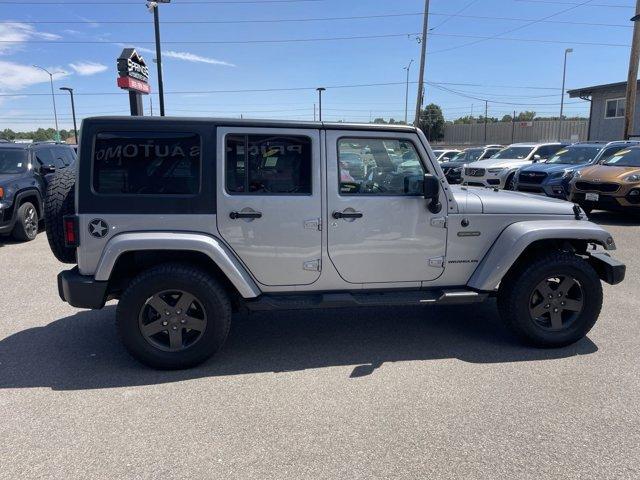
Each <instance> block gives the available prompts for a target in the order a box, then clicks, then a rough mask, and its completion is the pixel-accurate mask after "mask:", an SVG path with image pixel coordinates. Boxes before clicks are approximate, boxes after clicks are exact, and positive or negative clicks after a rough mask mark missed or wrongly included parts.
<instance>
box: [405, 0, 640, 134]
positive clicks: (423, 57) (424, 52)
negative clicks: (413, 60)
mask: <svg viewBox="0 0 640 480" xmlns="http://www.w3.org/2000/svg"><path fill="white" fill-rule="evenodd" d="M638 1H640V0H638ZM428 30H429V0H424V19H423V22H422V38H421V39H420V42H421V47H422V49H421V51H420V73H419V75H418V95H417V97H418V98H417V99H416V117H415V119H414V121H413V125H414V126H416V127H417V126H419V125H420V110H421V109H422V101H423V99H424V67H425V63H426V59H427V58H426V57H427V32H428Z"/></svg>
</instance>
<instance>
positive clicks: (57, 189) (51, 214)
mask: <svg viewBox="0 0 640 480" xmlns="http://www.w3.org/2000/svg"><path fill="white" fill-rule="evenodd" d="M75 181H76V175H75V171H74V169H72V168H65V169H62V170H59V171H57V172H56V174H55V175H54V177H53V178H52V179H51V181H50V182H49V185H48V186H47V193H46V196H45V200H44V223H45V228H46V231H47V240H48V241H49V247H50V248H51V251H52V252H53V254H54V255H55V257H56V258H57V259H58V260H60V261H61V262H62V263H76V249H75V248H73V247H67V246H66V245H65V243H64V225H63V223H62V219H63V218H64V216H65V215H73V214H74V213H75V205H74V188H73V187H74V185H75Z"/></svg>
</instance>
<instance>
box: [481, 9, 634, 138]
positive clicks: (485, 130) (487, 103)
mask: <svg viewBox="0 0 640 480" xmlns="http://www.w3.org/2000/svg"><path fill="white" fill-rule="evenodd" d="M639 1H640V0H639ZM488 110H489V102H488V101H487V100H485V101H484V144H485V145H486V144H487V111H488Z"/></svg>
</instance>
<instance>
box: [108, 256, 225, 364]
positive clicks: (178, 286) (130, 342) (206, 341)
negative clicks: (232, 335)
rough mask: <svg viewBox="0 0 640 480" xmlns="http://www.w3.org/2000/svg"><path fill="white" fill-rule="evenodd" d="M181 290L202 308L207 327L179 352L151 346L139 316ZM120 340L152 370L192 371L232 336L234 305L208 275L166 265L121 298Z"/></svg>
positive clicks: (118, 312)
mask: <svg viewBox="0 0 640 480" xmlns="http://www.w3.org/2000/svg"><path fill="white" fill-rule="evenodd" d="M167 290H182V291H185V292H189V293H191V294H192V295H194V296H195V297H196V298H197V300H198V301H199V302H200V303H201V304H202V307H203V310H204V312H205V313H206V318H207V323H206V327H205V329H204V332H203V333H202V336H201V337H200V338H199V340H198V341H197V342H196V343H194V344H193V345H191V346H189V347H188V348H185V349H183V350H180V351H164V350H161V349H160V348H156V347H155V346H154V345H152V344H151V343H150V342H149V341H148V340H147V339H146V338H145V336H144V335H143V333H142V331H141V327H140V326H139V315H140V314H141V312H142V309H143V308H144V306H145V303H146V302H147V300H148V299H150V298H151V297H153V296H154V295H155V294H157V293H158V292H162V291H167ZM116 325H117V330H118V336H119V337H120V339H121V340H122V342H123V344H124V346H125V348H126V349H127V351H128V352H129V353H130V354H131V356H133V357H134V358H135V359H137V360H138V361H140V362H142V363H144V364H145V365H148V366H150V367H152V368H158V369H166V370H175V369H183V368H189V367H193V366H195V365H198V364H199V363H202V362H204V361H205V360H207V359H208V358H209V357H211V356H212V355H214V354H215V353H216V352H218V351H219V350H220V349H221V348H222V346H223V345H224V342H225V340H226V338H227V335H228V334H229V328H230V326H231V302H230V300H229V295H228V293H227V292H226V290H225V289H224V287H223V286H222V285H221V284H220V282H218V281H217V280H216V279H215V278H213V277H212V276H211V275H209V274H208V273H206V272H204V271H203V270H200V269H198V268H196V267H193V266H191V265H187V264H180V263H170V264H163V265H159V266H156V267H153V268H150V269H149V270H146V271H144V272H142V273H140V274H139V275H138V276H137V277H135V278H134V279H133V280H132V281H131V283H130V284H129V285H128V287H127V288H126V289H125V291H124V294H123V295H122V297H121V298H120V302H119V303H118V307H117V310H116Z"/></svg>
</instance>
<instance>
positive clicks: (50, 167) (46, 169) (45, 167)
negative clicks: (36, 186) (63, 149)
mask: <svg viewBox="0 0 640 480" xmlns="http://www.w3.org/2000/svg"><path fill="white" fill-rule="evenodd" d="M40 171H41V172H42V173H43V174H44V175H46V174H49V173H55V171H56V167H55V165H42V167H40Z"/></svg>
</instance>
